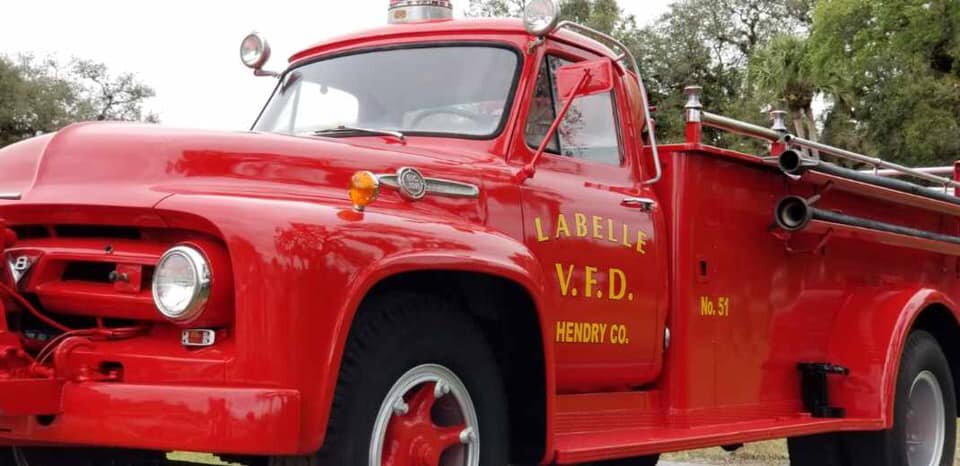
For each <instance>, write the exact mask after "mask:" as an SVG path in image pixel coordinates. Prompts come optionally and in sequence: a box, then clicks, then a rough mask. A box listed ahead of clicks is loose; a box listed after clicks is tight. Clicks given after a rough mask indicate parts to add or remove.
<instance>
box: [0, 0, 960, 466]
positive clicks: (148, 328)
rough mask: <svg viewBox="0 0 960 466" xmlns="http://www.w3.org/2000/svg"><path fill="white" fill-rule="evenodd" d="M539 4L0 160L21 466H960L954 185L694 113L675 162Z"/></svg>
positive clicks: (427, 25)
mask: <svg viewBox="0 0 960 466" xmlns="http://www.w3.org/2000/svg"><path fill="white" fill-rule="evenodd" d="M528 4H529V5H528V7H527V11H526V15H525V17H524V18H523V20H467V21H455V20H452V19H450V8H449V4H448V3H447V2H446V1H441V0H431V1H419V0H416V1H411V0H395V1H393V2H392V3H391V10H390V15H391V16H390V18H391V22H392V23H393V24H391V25H389V26H387V27H384V28H381V29H377V30H373V31H368V32H363V33H359V34H356V35H351V36H348V37H342V38H339V39H335V40H331V41H328V42H325V43H322V44H319V45H316V46H313V47H310V48H308V49H306V50H303V51H302V52H300V53H297V54H296V55H294V56H293V57H292V58H291V59H290V64H289V66H287V68H286V69H285V70H284V71H282V72H271V71H268V70H266V69H264V65H265V64H266V61H267V59H268V57H269V47H268V45H267V43H266V42H265V41H264V40H263V39H262V38H261V37H260V36H259V35H257V34H251V35H250V36H249V37H247V38H246V39H245V40H244V41H243V44H242V48H241V58H242V60H243V62H244V63H245V64H246V65H247V66H249V67H251V68H253V69H254V70H255V74H257V75H263V76H273V77H276V78H277V86H276V90H275V91H274V93H273V95H272V97H271V98H270V100H269V102H268V103H267V104H266V106H265V108H264V109H263V111H262V113H261V114H260V115H259V117H258V118H257V120H256V123H255V125H254V126H253V128H252V130H251V131H249V132H242V133H240V132H238V133H223V132H208V131H196V130H175V129H165V128H160V127H155V126H141V125H134V124H119V123H91V124H78V125H72V126H69V127H67V128H64V129H63V130H61V131H59V132H57V133H56V134H49V135H43V136H39V137H36V138H34V139H31V140H28V141H25V142H21V143H18V144H14V145H12V146H9V147H6V148H4V149H3V150H2V151H0V198H2V200H0V217H2V219H3V223H2V226H0V232H2V235H0V241H2V244H3V258H4V262H3V264H4V267H3V272H2V274H3V280H2V282H0V295H2V301H0V302H2V309H0V314H2V316H3V319H0V445H2V449H0V454H2V455H0V463H2V464H4V465H6V464H10V465H16V466H27V465H29V466H45V465H57V466H61V465H89V466H94V465H96V466H100V465H104V464H115V465H135V464H158V463H162V462H163V461H165V456H164V454H165V453H164V452H168V451H197V452H211V453H215V454H217V455H220V456H221V457H222V458H224V459H225V460H229V461H235V462H243V463H246V464H251V465H272V466H279V465H286V466H294V465H351V466H361V465H363V466H412V465H430V466H479V465H483V466H503V465H506V464H537V463H539V464H580V463H590V464H608V465H609V464H621V465H650V464H654V463H656V461H657V455H658V454H660V453H663V452H671V451H678V450H685V449H692V448H701V447H712V446H724V447H725V448H727V449H733V448H736V447H737V446H739V445H742V444H743V443H744V442H753V441H759V440H766V439H775V438H789V442H788V443H789V448H790V455H791V462H792V463H793V464H795V465H801V466H808V465H887V466H893V465H909V466H936V465H950V464H952V461H953V455H954V447H955V445H954V444H955V439H956V420H955V418H956V413H957V401H956V400H957V395H956V385H955V383H954V380H953V377H952V373H953V372H956V371H957V370H958V365H960V328H958V324H957V322H958V313H960V303H958V297H960V260H958V257H960V223H958V215H960V199H958V198H957V197H955V196H954V191H953V189H954V188H955V187H957V185H958V183H957V182H956V181H954V180H955V179H956V177H955V176H953V175H952V171H951V169H949V168H948V169H939V168H937V169H914V168H909V167H903V166H900V165H896V164H893V163H889V162H885V161H883V160H880V159H876V158H872V157H868V156H865V155H860V154H856V153H852V152H849V151H844V150H841V149H838V148H834V147H830V146H826V145H822V144H818V143H816V142H814V141H809V140H805V139H802V138H799V137H796V136H794V135H791V134H789V133H788V131H787V129H786V126H785V124H784V121H783V115H782V114H775V115H774V120H773V121H774V125H773V128H766V127H761V126H756V125H751V124H747V123H744V122H740V121H736V120H732V119H729V118H725V117H722V116H719V115H715V114H712V113H709V112H707V111H704V109H703V106H702V105H701V103H700V99H699V95H700V93H699V89H698V88H696V87H691V88H689V89H688V90H687V92H688V97H689V101H688V103H687V105H686V119H687V134H686V141H685V142H684V143H682V144H670V145H658V143H657V140H656V136H655V134H656V133H655V130H654V121H653V120H652V119H651V117H650V105H649V102H648V101H647V97H646V93H645V91H644V86H643V82H642V80H641V79H640V74H639V72H638V69H637V66H636V65H637V64H636V59H635V58H634V57H633V55H631V54H630V52H629V50H627V48H626V47H624V46H623V44H621V43H619V42H617V41H616V40H614V39H613V38H611V37H608V36H607V35H604V34H601V33H598V32H596V31H592V30H590V29H589V28H586V27H584V26H580V25H577V24H573V23H570V22H560V21H559V19H558V18H559V7H558V5H557V3H556V2H555V1H553V0H533V1H530V2H528ZM705 127H709V128H711V129H710V131H715V130H724V131H730V132H733V133H737V134H739V135H741V136H743V137H752V138H756V139H759V140H762V141H765V142H766V143H769V150H768V151H767V150H764V151H763V153H760V154H745V153H739V152H734V151H730V150H724V149H719V148H716V147H710V146H708V145H705V144H704V143H703V142H702V137H701V136H702V134H701V133H702V131H703V130H704V128H705ZM944 171H946V173H945V172H944ZM944 175H946V176H944Z"/></svg>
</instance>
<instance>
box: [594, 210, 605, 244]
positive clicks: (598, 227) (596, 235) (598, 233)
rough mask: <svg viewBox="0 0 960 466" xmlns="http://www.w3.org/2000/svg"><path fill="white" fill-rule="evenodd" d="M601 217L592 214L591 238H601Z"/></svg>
mask: <svg viewBox="0 0 960 466" xmlns="http://www.w3.org/2000/svg"><path fill="white" fill-rule="evenodd" d="M602 222H603V219H602V218H600V217H597V216H596V215H594V216H593V239H603V225H602V224H601V223H602Z"/></svg>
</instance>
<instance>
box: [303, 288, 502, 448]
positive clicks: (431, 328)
mask: <svg viewBox="0 0 960 466" xmlns="http://www.w3.org/2000/svg"><path fill="white" fill-rule="evenodd" d="M507 426H508V423H507V417H506V397H505V395H504V390H503V385H502V382H501V376H500V371H499V367H498V365H497V363H496V359H495V358H494V356H493V353H492V352H491V350H490V348H489V345H488V343H487V341H486V339H485V338H484V335H483V333H482V332H481V330H480V329H479V327H478V326H477V324H476V323H475V322H474V321H473V320H472V319H471V318H469V316H467V315H466V314H465V313H462V312H460V311H459V310H458V309H456V308H455V307H453V306H452V305H450V304H449V303H448V302H447V301H444V300H441V299H439V298H435V297H432V296H427V295H419V294H410V293H403V294H395V295H390V296H387V297H384V298H380V299H376V300H375V302H373V303H370V304H368V305H365V306H364V308H363V309H362V310H361V312H360V314H359V315H358V317H357V321H356V322H355V324H354V328H353V330H352V331H351V335H350V338H349V341H348V343H347V348H346V351H345V353H344V359H343V366H342V367H341V372H340V380H339V381H338V384H337V390H336V395H335V399H334V407H333V412H332V414H331V420H330V428H329V430H328V440H327V442H326V446H325V447H324V449H323V450H322V451H321V452H320V454H319V459H320V464H323V465H327V464H329V465H346V464H349V465H358V466H396V465H407V464H430V465H437V466H503V465H505V464H507V463H508V458H507V456H508V453H507V452H508V451H509V449H508V433H507Z"/></svg>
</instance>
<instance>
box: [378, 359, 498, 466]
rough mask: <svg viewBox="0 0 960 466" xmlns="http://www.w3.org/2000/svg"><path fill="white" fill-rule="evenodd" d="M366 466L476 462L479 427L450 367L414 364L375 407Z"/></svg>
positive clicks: (438, 465) (469, 465)
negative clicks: (378, 408)
mask: <svg viewBox="0 0 960 466" xmlns="http://www.w3.org/2000/svg"><path fill="white" fill-rule="evenodd" d="M369 458H370V462H369V466H479V465H480V428H479V422H478V418H477V411H476V408H475V407H474V404H473V400H472V399H471V398H470V393H469V392H468V391H467V387H466V386H465V385H464V384H463V382H462V381H461V380H460V378H459V377H457V375H456V374H454V373H453V371H451V370H450V369H447V368H446V367H443V366H440V365H437V364H424V365H422V366H417V367H415V368H413V369H411V370H409V371H408V372H407V373H405V374H404V375H403V376H401V377H400V379H399V380H397V382H396V383H395V384H394V385H393V387H392V388H391V389H390V391H389V392H388V393H387V396H386V397H384V399H383V402H382V403H381V405H380V410H379V411H378V413H377V418H376V422H375V423H374V426H373V434H372V438H371V440H370V454H369Z"/></svg>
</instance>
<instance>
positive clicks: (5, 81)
mask: <svg viewBox="0 0 960 466" xmlns="http://www.w3.org/2000/svg"><path fill="white" fill-rule="evenodd" d="M153 95H154V92H153V90H152V89H151V88H149V87H148V86H145V85H144V84H142V83H140V82H139V81H137V79H136V78H135V77H134V76H133V75H132V74H122V75H119V76H112V75H110V73H109V72H108V70H107V68H106V66H104V65H102V64H98V63H94V62H90V61H85V60H73V61H71V62H69V63H68V64H67V65H63V64H61V63H59V62H57V61H56V60H53V59H50V58H47V59H43V60H37V59H35V58H33V57H31V56H29V55H21V56H18V57H16V58H8V57H5V56H2V55H0V102H3V105H0V147H2V146H5V145H7V144H11V143H14V142H16V141H19V140H22V139H26V138H29V137H32V136H35V135H37V134H40V133H48V132H52V131H57V130H58V129H60V128H62V127H64V126H66V125H68V124H70V123H74V122H78V121H86V120H125V121H150V122H156V121H157V117H156V115H153V114H146V115H145V114H144V112H143V110H142V108H143V102H144V101H145V100H146V99H148V98H150V97H152V96H153Z"/></svg>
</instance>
